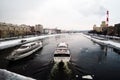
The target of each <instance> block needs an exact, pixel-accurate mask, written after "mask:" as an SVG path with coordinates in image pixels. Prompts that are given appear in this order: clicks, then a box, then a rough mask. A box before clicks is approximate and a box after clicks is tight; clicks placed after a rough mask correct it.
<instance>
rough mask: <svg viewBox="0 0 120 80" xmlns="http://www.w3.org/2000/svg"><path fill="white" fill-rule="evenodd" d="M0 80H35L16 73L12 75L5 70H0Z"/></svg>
mask: <svg viewBox="0 0 120 80" xmlns="http://www.w3.org/2000/svg"><path fill="white" fill-rule="evenodd" d="M0 80H35V79H33V78H30V77H25V76H22V75H20V74H17V73H13V72H10V71H7V70H5V69H0Z"/></svg>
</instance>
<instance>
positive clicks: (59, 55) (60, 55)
mask: <svg viewBox="0 0 120 80" xmlns="http://www.w3.org/2000/svg"><path fill="white" fill-rule="evenodd" d="M54 57H70V54H54Z"/></svg>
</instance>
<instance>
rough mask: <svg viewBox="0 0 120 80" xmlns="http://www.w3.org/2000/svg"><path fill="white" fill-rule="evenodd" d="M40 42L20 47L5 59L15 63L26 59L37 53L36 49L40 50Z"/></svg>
mask: <svg viewBox="0 0 120 80" xmlns="http://www.w3.org/2000/svg"><path fill="white" fill-rule="evenodd" d="M42 47H43V45H42V42H41V41H36V42H31V43H27V44H24V45H22V46H21V47H20V48H18V49H16V50H14V51H13V52H12V53H11V55H9V56H8V57H7V58H6V59H7V60H11V61H15V60H18V59H21V58H24V57H27V56H29V55H31V54H32V53H34V52H35V51H37V50H38V49H40V48H42Z"/></svg>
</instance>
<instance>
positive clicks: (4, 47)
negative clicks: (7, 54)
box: [0, 34, 60, 50]
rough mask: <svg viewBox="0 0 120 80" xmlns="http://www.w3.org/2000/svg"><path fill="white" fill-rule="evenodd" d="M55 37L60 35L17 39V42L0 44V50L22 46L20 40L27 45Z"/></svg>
mask: <svg viewBox="0 0 120 80" xmlns="http://www.w3.org/2000/svg"><path fill="white" fill-rule="evenodd" d="M56 35H60V34H54V35H43V36H36V37H30V38H22V39H17V40H10V41H4V42H0V50H2V49H6V48H10V47H14V46H17V45H20V44H23V43H21V40H26V42H25V43H27V42H31V41H35V40H39V39H43V38H47V37H52V36H56Z"/></svg>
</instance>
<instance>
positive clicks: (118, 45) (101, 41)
mask: <svg viewBox="0 0 120 80" xmlns="http://www.w3.org/2000/svg"><path fill="white" fill-rule="evenodd" d="M82 35H83V36H85V37H87V38H88V39H91V40H92V41H94V42H96V43H98V44H101V45H106V46H109V47H112V48H116V49H118V50H120V43H119V42H115V41H112V40H109V39H99V37H98V38H97V36H96V38H95V37H93V36H90V35H86V34H82Z"/></svg>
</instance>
